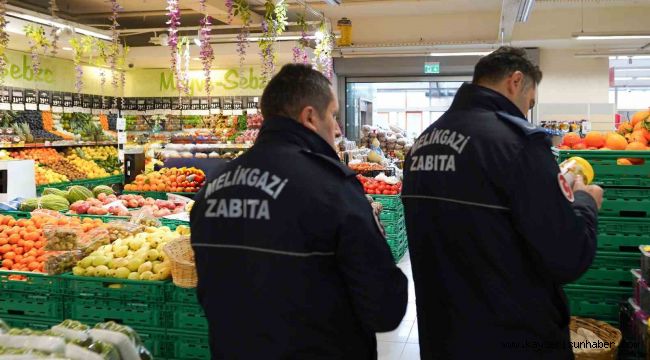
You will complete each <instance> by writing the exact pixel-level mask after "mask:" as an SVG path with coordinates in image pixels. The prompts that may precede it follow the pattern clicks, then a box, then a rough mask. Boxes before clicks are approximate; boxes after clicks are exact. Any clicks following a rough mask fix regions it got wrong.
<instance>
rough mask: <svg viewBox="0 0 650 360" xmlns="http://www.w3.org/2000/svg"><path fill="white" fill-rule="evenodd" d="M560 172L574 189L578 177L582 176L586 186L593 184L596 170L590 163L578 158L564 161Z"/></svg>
mask: <svg viewBox="0 0 650 360" xmlns="http://www.w3.org/2000/svg"><path fill="white" fill-rule="evenodd" d="M560 172H561V173H562V175H563V176H564V178H565V179H566V180H567V182H568V183H569V185H571V187H573V184H574V183H575V179H576V177H577V176H582V179H583V180H584V183H585V184H586V185H589V184H591V182H592V181H593V180H594V168H593V167H592V166H591V164H590V163H589V161H587V160H585V159H584V158H581V157H578V156H574V157H571V158H569V159H567V160H564V161H563V162H562V163H561V164H560Z"/></svg>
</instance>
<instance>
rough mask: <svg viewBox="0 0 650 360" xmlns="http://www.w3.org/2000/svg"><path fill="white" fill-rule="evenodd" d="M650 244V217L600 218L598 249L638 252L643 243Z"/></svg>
mask: <svg viewBox="0 0 650 360" xmlns="http://www.w3.org/2000/svg"><path fill="white" fill-rule="evenodd" d="M646 243H648V244H650V219H641V218H613V217H605V216H602V217H599V218H598V241H597V244H598V249H599V250H604V251H623V252H635V253H638V250H639V249H638V247H639V245H642V244H646Z"/></svg>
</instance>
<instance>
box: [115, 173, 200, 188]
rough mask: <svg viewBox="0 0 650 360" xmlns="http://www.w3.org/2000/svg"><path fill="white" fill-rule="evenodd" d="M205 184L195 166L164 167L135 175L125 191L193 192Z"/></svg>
mask: <svg viewBox="0 0 650 360" xmlns="http://www.w3.org/2000/svg"><path fill="white" fill-rule="evenodd" d="M204 184H205V174H204V173H203V171H202V170H200V169H196V168H193V167H192V168H185V167H183V168H164V169H162V170H160V171H154V172H151V173H148V174H140V175H138V176H136V178H135V181H134V182H133V183H132V184H127V185H125V186H124V190H126V191H155V192H163V191H164V192H179V193H180V192H188V193H195V192H198V191H199V189H201V187H202V186H203V185H204Z"/></svg>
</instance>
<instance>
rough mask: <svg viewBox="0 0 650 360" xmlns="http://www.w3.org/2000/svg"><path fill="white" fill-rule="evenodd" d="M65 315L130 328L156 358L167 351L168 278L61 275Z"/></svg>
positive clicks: (91, 322)
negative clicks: (155, 279)
mask: <svg viewBox="0 0 650 360" xmlns="http://www.w3.org/2000/svg"><path fill="white" fill-rule="evenodd" d="M60 278H61V279H62V280H63V284H64V293H65V297H64V301H63V302H62V303H64V304H65V315H66V316H65V318H66V319H74V320H77V321H80V322H82V323H84V324H86V325H88V326H94V325H95V324H97V323H101V322H107V321H114V322H116V323H118V324H124V325H127V326H130V327H131V328H133V330H135V331H137V333H138V334H139V335H140V339H141V340H142V342H143V345H144V346H145V347H146V348H147V349H148V350H149V351H151V353H152V354H153V356H154V357H155V358H164V357H165V356H166V354H167V334H166V331H165V321H166V320H165V319H166V316H165V312H164V306H165V302H166V300H167V288H168V286H169V281H137V280H126V279H116V278H101V277H82V276H74V275H72V274H64V275H61V276H60Z"/></svg>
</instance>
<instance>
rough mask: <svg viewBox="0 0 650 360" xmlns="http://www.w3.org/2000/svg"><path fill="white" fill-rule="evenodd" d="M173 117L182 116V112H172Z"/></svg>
mask: <svg viewBox="0 0 650 360" xmlns="http://www.w3.org/2000/svg"><path fill="white" fill-rule="evenodd" d="M172 115H174V116H180V115H181V111H180V110H172Z"/></svg>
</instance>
